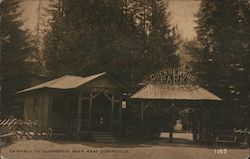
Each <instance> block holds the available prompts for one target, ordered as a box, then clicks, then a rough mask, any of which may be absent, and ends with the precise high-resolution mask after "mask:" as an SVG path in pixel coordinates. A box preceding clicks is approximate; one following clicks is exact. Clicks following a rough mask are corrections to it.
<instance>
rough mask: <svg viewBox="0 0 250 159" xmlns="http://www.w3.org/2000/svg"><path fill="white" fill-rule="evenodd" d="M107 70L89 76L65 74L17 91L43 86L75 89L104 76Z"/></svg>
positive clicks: (26, 90)
mask: <svg viewBox="0 0 250 159" xmlns="http://www.w3.org/2000/svg"><path fill="white" fill-rule="evenodd" d="M104 74H105V72H103V73H99V74H95V75H91V76H87V77H81V76H71V75H65V76H62V77H60V78H57V79H54V80H51V81H48V82H45V83H42V84H39V85H36V86H33V87H30V88H27V89H24V90H22V91H19V92H17V93H24V92H28V91H32V90H37V89H41V88H55V89H73V88H77V87H79V86H81V85H83V84H86V83H87V82H89V81H92V80H94V79H96V78H98V77H100V76H103V75H104Z"/></svg>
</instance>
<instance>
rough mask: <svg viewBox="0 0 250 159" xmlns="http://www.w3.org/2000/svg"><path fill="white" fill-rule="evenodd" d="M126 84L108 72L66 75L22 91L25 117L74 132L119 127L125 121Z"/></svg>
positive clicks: (42, 129) (44, 129)
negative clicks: (124, 85) (116, 79)
mask: <svg viewBox="0 0 250 159" xmlns="http://www.w3.org/2000/svg"><path fill="white" fill-rule="evenodd" d="M124 90H125V89H124V87H123V86H122V85H121V84H120V83H119V82H117V81H115V80H114V79H112V78H111V77H109V76H108V75H107V74H106V73H105V72H103V73H99V74H95V75H91V76H87V77H80V76H71V75H65V76H63V77H60V78H57V79H54V80H51V81H48V82H45V83H42V84H39V85H36V86H34V87H31V88H28V89H25V90H22V91H20V92H18V94H22V95H23V96H24V98H25V99H24V119H25V121H28V120H31V121H36V122H37V123H38V129H39V131H40V132H47V131H48V129H49V128H52V129H57V130H61V131H65V132H68V133H72V134H74V133H75V134H79V133H81V132H92V131H95V132H96V131H110V132H112V131H113V130H118V129H119V128H120V127H121V122H122V94H123V93H124Z"/></svg>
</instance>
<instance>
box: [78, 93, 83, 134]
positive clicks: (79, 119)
mask: <svg viewBox="0 0 250 159" xmlns="http://www.w3.org/2000/svg"><path fill="white" fill-rule="evenodd" d="M81 120H82V91H81V90H80V92H79V96H78V109H77V133H78V134H79V133H80V131H81V124H82V123H81Z"/></svg>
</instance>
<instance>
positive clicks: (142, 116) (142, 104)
mask: <svg viewBox="0 0 250 159" xmlns="http://www.w3.org/2000/svg"><path fill="white" fill-rule="evenodd" d="M143 120H144V103H143V100H142V101H141V124H140V125H141V127H143Z"/></svg>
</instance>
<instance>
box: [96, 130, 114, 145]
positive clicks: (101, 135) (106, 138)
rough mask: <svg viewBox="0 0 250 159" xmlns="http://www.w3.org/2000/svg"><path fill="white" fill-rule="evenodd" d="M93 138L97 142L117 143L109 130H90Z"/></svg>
mask: <svg viewBox="0 0 250 159" xmlns="http://www.w3.org/2000/svg"><path fill="white" fill-rule="evenodd" d="M92 136H93V139H94V140H95V142H98V143H117V142H118V141H117V139H116V138H115V137H114V136H113V134H112V133H110V132H92Z"/></svg>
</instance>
